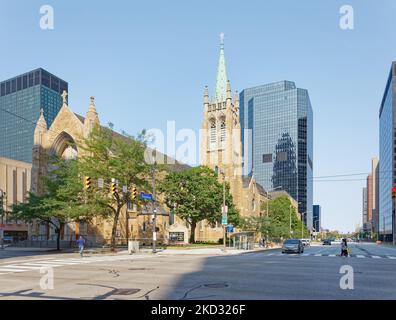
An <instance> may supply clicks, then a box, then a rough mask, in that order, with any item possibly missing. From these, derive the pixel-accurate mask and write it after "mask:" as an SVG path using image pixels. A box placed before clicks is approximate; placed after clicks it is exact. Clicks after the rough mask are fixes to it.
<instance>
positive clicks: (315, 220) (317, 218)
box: [312, 204, 322, 232]
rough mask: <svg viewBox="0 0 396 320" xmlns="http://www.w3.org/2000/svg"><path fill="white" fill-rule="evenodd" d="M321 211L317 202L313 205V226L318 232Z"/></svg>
mask: <svg viewBox="0 0 396 320" xmlns="http://www.w3.org/2000/svg"><path fill="white" fill-rule="evenodd" d="M321 216H322V212H321V207H320V205H318V204H315V205H314V206H313V217H312V219H313V228H314V230H315V231H316V232H320V230H321V221H322V217H321Z"/></svg>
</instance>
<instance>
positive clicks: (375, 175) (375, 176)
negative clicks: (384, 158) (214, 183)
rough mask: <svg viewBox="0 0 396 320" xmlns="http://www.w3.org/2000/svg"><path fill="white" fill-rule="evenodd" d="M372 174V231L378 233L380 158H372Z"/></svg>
mask: <svg viewBox="0 0 396 320" xmlns="http://www.w3.org/2000/svg"><path fill="white" fill-rule="evenodd" d="M371 175H372V184H373V186H372V193H373V204H372V206H373V207H372V212H371V231H372V233H373V234H377V233H378V220H379V161H378V158H373V159H372V160H371Z"/></svg>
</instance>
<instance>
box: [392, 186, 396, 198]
mask: <svg viewBox="0 0 396 320" xmlns="http://www.w3.org/2000/svg"><path fill="white" fill-rule="evenodd" d="M392 198H393V199H394V198H396V187H392Z"/></svg>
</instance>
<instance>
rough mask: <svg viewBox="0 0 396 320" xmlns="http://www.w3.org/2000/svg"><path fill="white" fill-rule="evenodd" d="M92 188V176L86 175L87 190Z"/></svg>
mask: <svg viewBox="0 0 396 320" xmlns="http://www.w3.org/2000/svg"><path fill="white" fill-rule="evenodd" d="M90 188H91V177H85V190H89V189H90Z"/></svg>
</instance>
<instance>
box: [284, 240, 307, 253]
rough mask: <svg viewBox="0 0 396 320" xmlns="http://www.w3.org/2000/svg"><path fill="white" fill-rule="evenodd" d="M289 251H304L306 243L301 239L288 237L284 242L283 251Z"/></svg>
mask: <svg viewBox="0 0 396 320" xmlns="http://www.w3.org/2000/svg"><path fill="white" fill-rule="evenodd" d="M287 252H294V253H303V252H304V244H303V243H302V241H301V240H300V239H287V240H285V241H284V242H283V246H282V253H287Z"/></svg>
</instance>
